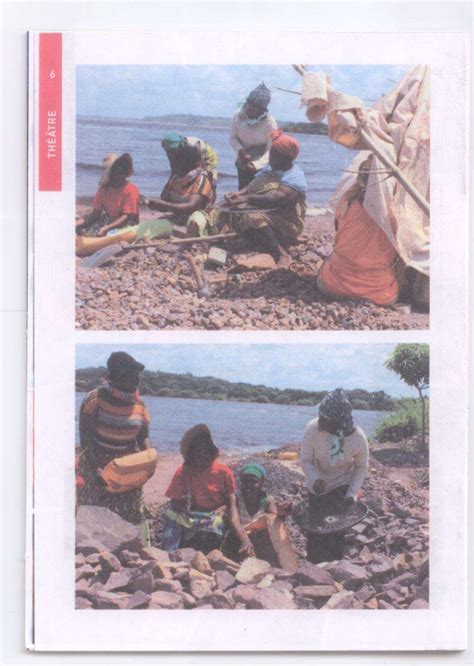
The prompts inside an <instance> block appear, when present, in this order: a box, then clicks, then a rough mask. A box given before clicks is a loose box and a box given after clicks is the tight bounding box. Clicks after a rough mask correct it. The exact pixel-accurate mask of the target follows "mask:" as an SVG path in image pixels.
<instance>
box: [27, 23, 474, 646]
mask: <svg viewBox="0 0 474 666" xmlns="http://www.w3.org/2000/svg"><path fill="white" fill-rule="evenodd" d="M467 54H468V41H467V37H466V36H464V35H462V34H448V33H438V34H429V33H426V34H423V33H419V34H416V35H415V34H413V33H412V34H408V33H406V34H405V33H399V34H396V33H392V34H388V33H387V34H382V33H379V34H377V33H338V34H336V33H311V32H298V33H295V32H287V33H285V32H280V33H271V34H270V33H265V32H260V33H256V32H255V33H252V32H249V33H245V34H244V33H241V32H228V33H215V32H214V33H211V32H209V33H206V32H197V31H195V32H178V31H177V32H174V33H170V32H166V33H165V32H117V31H116V32H50V33H45V32H32V33H30V35H29V196H30V205H29V266H30V275H29V311H30V325H29V394H28V400H29V428H28V433H29V441H28V456H29V459H28V484H27V502H28V516H27V540H28V548H27V558H26V563H27V589H26V605H27V626H26V644H27V647H28V648H29V649H32V650H38V651H62V650H67V651H99V650H104V651H105V650H106V651H188V650H189V651H191V650H192V651H209V650H221V651H235V650H240V651H275V650H294V651H310V650H418V651H423V650H460V649H463V648H464V647H465V645H466V543H465V534H466V529H465V521H466V477H465V470H466V443H467V440H466V434H467V367H466V366H467V364H466V358H467V356H466V355H467V348H466V342H467V307H466V306H467V284H466V278H467V257H466V246H467V233H468V225H467V222H468V218H467V190H466V185H465V182H466V181H465V179H466V164H467V162H466V157H467V143H466V136H467V110H468V106H467V100H468V98H469V89H468V80H467ZM298 63H304V64H298ZM111 611H116V612H111ZM138 611H142V612H138ZM369 611H370V612H369ZM275 626H278V631H275Z"/></svg>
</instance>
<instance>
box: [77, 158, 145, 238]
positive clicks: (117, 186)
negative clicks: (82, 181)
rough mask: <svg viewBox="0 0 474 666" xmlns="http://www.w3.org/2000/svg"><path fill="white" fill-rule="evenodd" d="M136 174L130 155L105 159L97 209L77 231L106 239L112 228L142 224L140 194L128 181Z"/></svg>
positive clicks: (81, 222)
mask: <svg viewBox="0 0 474 666" xmlns="http://www.w3.org/2000/svg"><path fill="white" fill-rule="evenodd" d="M132 174H133V162H132V157H131V155H130V153H124V154H123V155H121V156H120V157H117V155H107V156H106V157H104V174H103V176H102V178H101V179H100V182H99V189H98V190H97V192H96V195H95V197H94V200H93V202H92V207H93V210H92V212H91V213H89V214H88V215H86V216H84V218H83V219H80V220H78V221H77V222H76V231H78V232H79V233H83V232H84V233H86V234H87V235H96V236H105V235H106V234H107V233H108V232H109V231H112V229H121V228H123V227H127V226H135V225H137V224H138V222H139V199H140V192H139V191H138V188H137V187H136V186H135V185H134V184H133V183H130V182H129V180H128V178H129V177H130V176H131V175H132Z"/></svg>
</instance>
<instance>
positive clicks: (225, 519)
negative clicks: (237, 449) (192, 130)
mask: <svg viewBox="0 0 474 666" xmlns="http://www.w3.org/2000/svg"><path fill="white" fill-rule="evenodd" d="M180 448H181V453H182V455H183V458H184V463H183V464H182V465H180V467H178V469H177V470H176V472H175V474H174V476H173V478H172V480H171V483H170V484H169V486H168V488H167V490H166V492H165V495H166V496H167V497H169V498H170V499H171V507H170V509H169V510H168V511H167V513H166V523H165V526H164V529H163V537H162V543H163V545H164V547H165V548H166V549H167V550H176V549H177V548H180V547H183V546H187V547H193V548H196V549H197V550H201V551H203V552H205V553H208V552H209V551H211V550H213V549H214V548H218V547H219V546H220V544H221V542H222V538H223V536H224V531H225V527H226V523H228V525H229V527H230V528H231V530H232V531H233V532H234V533H235V535H236V536H237V538H238V540H239V542H240V545H241V547H240V552H241V554H242V555H245V556H249V555H253V554H254V552H253V547H252V544H251V543H250V539H249V538H248V536H247V534H246V533H245V532H244V530H243V529H242V526H241V524H240V520H239V514H238V511H237V502H236V495H235V492H236V485H235V479H234V474H233V472H232V470H231V469H230V468H229V467H228V466H227V465H224V464H223V463H221V462H219V461H218V460H217V458H218V456H219V450H218V448H217V447H216V445H215V444H214V442H213V440H212V437H211V433H210V431H209V428H208V427H207V426H206V425H205V424H199V425H196V426H194V427H193V428H191V429H190V430H188V431H187V432H186V433H185V434H184V437H183V439H182V440H181V445H180Z"/></svg>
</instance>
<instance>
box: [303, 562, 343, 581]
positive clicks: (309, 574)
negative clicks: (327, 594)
mask: <svg viewBox="0 0 474 666" xmlns="http://www.w3.org/2000/svg"><path fill="white" fill-rule="evenodd" d="M295 578H296V581H297V583H298V584H299V585H333V584H334V579H333V577H332V576H331V575H330V574H329V573H328V572H327V571H325V570H324V569H322V568H321V567H318V565H317V564H311V562H303V564H301V565H300V566H299V567H298V570H297V571H296V574H295Z"/></svg>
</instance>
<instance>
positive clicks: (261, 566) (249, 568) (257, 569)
mask: <svg viewBox="0 0 474 666" xmlns="http://www.w3.org/2000/svg"><path fill="white" fill-rule="evenodd" d="M271 568H272V567H271V565H270V563H269V562H267V561H266V560H259V559H257V558H256V557H247V559H245V560H244V561H243V562H242V564H241V565H240V569H239V570H238V571H237V573H236V576H235V579H236V581H238V582H239V583H245V584H248V583H250V584H252V583H258V582H259V581H260V580H262V578H264V577H265V576H266V575H267V574H268V573H270V571H271Z"/></svg>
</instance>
